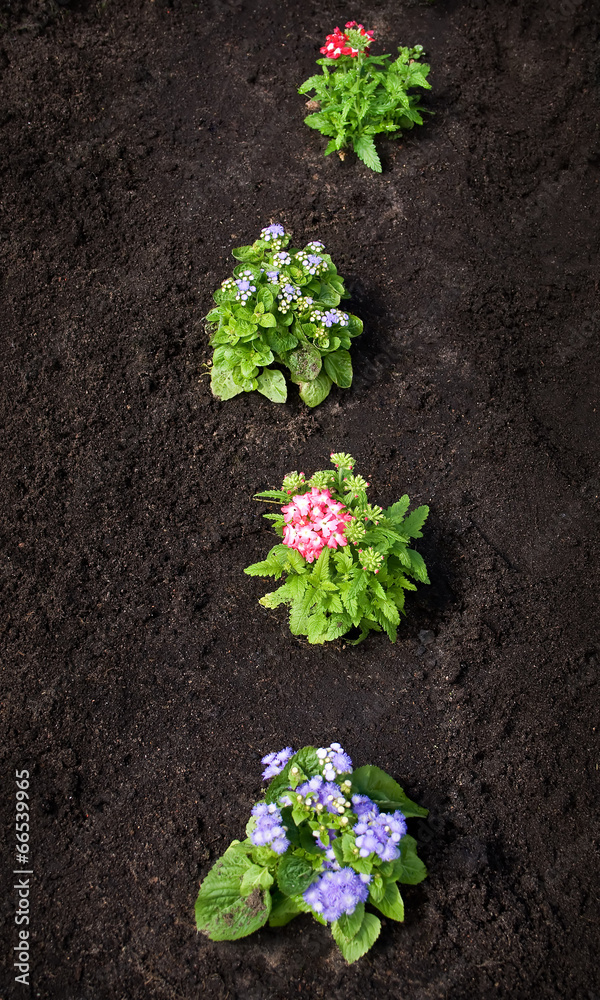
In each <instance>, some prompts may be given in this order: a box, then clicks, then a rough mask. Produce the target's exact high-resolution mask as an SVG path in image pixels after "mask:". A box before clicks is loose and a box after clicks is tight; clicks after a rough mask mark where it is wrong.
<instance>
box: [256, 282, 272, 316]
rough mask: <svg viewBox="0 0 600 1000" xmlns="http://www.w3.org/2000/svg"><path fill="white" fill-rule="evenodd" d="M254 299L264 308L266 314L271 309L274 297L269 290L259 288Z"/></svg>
mask: <svg viewBox="0 0 600 1000" xmlns="http://www.w3.org/2000/svg"><path fill="white" fill-rule="evenodd" d="M256 299H257V301H258V302H259V303H260V304H261V305H262V306H264V308H265V311H266V312H268V311H269V310H270V309H272V308H273V303H274V302H275V296H274V295H273V292H272V291H271V290H270V289H269V288H265V287H264V286H263V287H262V288H259V289H258V292H257V293H256Z"/></svg>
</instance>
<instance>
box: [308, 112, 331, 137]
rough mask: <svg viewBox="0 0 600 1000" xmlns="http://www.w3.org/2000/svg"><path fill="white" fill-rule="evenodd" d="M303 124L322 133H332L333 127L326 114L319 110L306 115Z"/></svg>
mask: <svg viewBox="0 0 600 1000" xmlns="http://www.w3.org/2000/svg"><path fill="white" fill-rule="evenodd" d="M304 124H305V125H308V127H309V128H315V129H317V131H318V132H321V134H322V135H333V133H334V132H335V128H334V127H333V125H332V124H331V122H330V120H329V118H328V116H327V115H326V114H323V112H321V111H317V112H315V114H312V115H308V117H306V118H305V119H304Z"/></svg>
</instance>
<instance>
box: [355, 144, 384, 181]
mask: <svg viewBox="0 0 600 1000" xmlns="http://www.w3.org/2000/svg"><path fill="white" fill-rule="evenodd" d="M352 145H353V147H354V152H355V153H356V155H357V156H358V158H359V159H360V160H362V161H363V163H366V165H367V166H368V167H370V168H371V170H375V171H376V172H377V173H378V174H380V173H381V160H380V159H379V155H378V153H377V150H376V149H375V143H374V142H373V137H372V136H371V135H361V136H359V138H358V139H355V140H354V142H353V144H352Z"/></svg>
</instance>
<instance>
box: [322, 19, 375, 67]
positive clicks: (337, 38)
mask: <svg viewBox="0 0 600 1000" xmlns="http://www.w3.org/2000/svg"><path fill="white" fill-rule="evenodd" d="M346 28H349V29H350V30H352V29H354V30H355V31H357V32H359V34H360V35H362V36H363V38H366V39H368V41H367V42H366V48H365V50H364V51H365V54H366V55H368V54H369V52H368V46H369V45H370V44H371V42H373V41H375V39H374V38H373V32H372V31H365V29H364V26H363V25H362V24H357V23H356V21H348V22H347V23H346ZM319 51H320V52H321V53H322V54H323V55H324V56H327V58H328V59H339V58H340V56H357V55H358V53H359V52H360V49H357V48H355V47H354V46H353V45H352V44H351V43H350V39H349V38H348V35H347V34H345V32H343V31H340V29H339V28H336V29H335V31H334V32H333V34H332V35H327V38H326V40H325V45H324V46H323V48H322V49H320V50H319Z"/></svg>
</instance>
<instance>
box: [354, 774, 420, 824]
mask: <svg viewBox="0 0 600 1000" xmlns="http://www.w3.org/2000/svg"><path fill="white" fill-rule="evenodd" d="M351 781H352V791H353V793H359V794H360V795H368V796H369V798H370V799H372V800H373V802H375V803H376V804H377V805H378V806H379V809H380V810H381V812H394V811H395V810H396V809H399V810H400V812H401V813H402V814H403V815H404V816H406V817H410V816H427V814H428V812H429V810H428V809H423V807H422V806H418V805H417V804H416V802H412V801H411V800H410V799H409V798H408V796H407V795H405V793H404V791H403V789H402V788H401V787H400V785H399V784H398V782H397V781H394V779H393V778H391V777H390V775H389V774H386V772H385V771H382V770H381V768H379V767H375V765H374V764H365V766H364V767H359V768H357V770H356V771H353V772H352V776H351Z"/></svg>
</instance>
